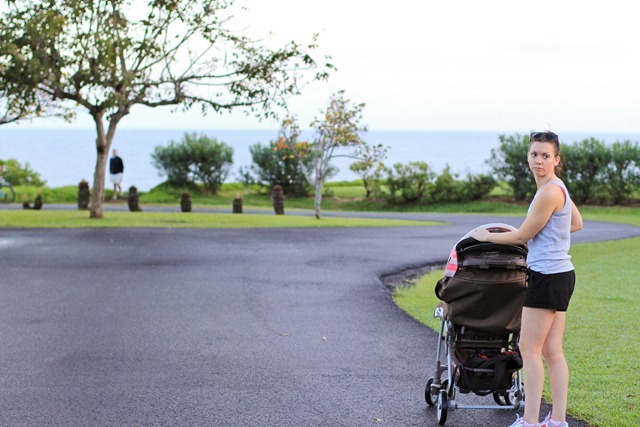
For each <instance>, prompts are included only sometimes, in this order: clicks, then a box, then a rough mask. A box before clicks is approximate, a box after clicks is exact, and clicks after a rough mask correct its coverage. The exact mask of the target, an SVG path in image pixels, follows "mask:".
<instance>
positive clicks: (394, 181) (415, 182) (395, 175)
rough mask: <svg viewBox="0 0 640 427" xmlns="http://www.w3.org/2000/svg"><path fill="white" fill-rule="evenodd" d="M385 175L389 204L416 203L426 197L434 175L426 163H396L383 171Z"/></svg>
mask: <svg viewBox="0 0 640 427" xmlns="http://www.w3.org/2000/svg"><path fill="white" fill-rule="evenodd" d="M384 170H385V172H386V174H387V179H386V184H387V188H388V189H389V194H387V195H386V197H385V198H386V199H387V201H388V202H389V203H397V202H405V203H418V202H420V201H423V200H425V199H426V198H427V196H428V189H429V184H430V183H431V182H432V181H433V178H434V176H435V174H434V173H433V171H431V169H430V168H429V165H428V164H427V163H426V162H420V161H415V162H409V163H407V164H403V163H396V164H394V165H393V168H385V169H384Z"/></svg>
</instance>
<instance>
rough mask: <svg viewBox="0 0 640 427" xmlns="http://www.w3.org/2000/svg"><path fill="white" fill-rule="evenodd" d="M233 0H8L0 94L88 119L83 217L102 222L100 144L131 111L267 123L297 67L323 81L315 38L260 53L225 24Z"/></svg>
mask: <svg viewBox="0 0 640 427" xmlns="http://www.w3.org/2000/svg"><path fill="white" fill-rule="evenodd" d="M233 3H234V1H233V0H229V1H223V0H149V1H146V2H142V1H132V0H13V1H10V2H8V4H7V5H8V7H7V9H6V11H5V12H3V13H1V14H0V92H2V91H5V92H7V91H8V92H10V93H12V94H19V93H22V94H23V95H24V96H40V95H43V96H46V97H48V99H50V100H51V101H52V102H53V103H55V104H56V105H58V104H60V103H61V102H62V101H65V102H71V103H72V105H74V106H78V107H79V108H80V109H84V110H86V111H87V112H88V113H89V114H90V115H91V116H92V118H93V119H94V121H95V123H96V130H97V138H96V150H97V155H98V158H97V162H96V171H95V174H94V184H93V185H94V191H93V192H92V203H91V206H92V208H91V216H92V217H94V218H100V217H102V201H103V198H104V171H105V168H106V164H107V156H108V152H109V148H110V145H111V142H112V141H113V137H114V135H115V131H116V128H117V125H118V123H119V122H120V120H121V119H122V118H123V117H125V116H126V115H128V114H129V113H130V111H131V107H132V106H134V105H145V106H148V107H160V106H165V105H169V106H173V107H174V108H181V109H183V110H186V109H190V108H192V107H194V106H199V107H200V108H201V110H202V112H203V113H206V112H207V111H211V110H212V111H214V112H220V111H225V110H229V109H232V108H236V107H240V108H243V109H244V110H245V111H246V112H247V114H255V115H256V116H258V117H275V116H277V113H276V111H277V109H278V107H284V106H285V105H286V98H287V97H288V96H290V95H296V94H298V93H299V89H300V85H301V84H302V83H303V80H302V79H304V77H303V76H304V75H305V73H304V72H305V71H307V72H308V71H309V70H313V73H314V74H313V76H314V77H315V78H316V79H325V78H327V77H328V73H329V71H330V70H332V69H333V66H332V65H331V64H330V63H329V62H328V58H325V59H326V60H323V61H321V62H318V61H316V59H314V58H313V57H312V56H311V55H310V54H309V51H311V50H313V49H314V48H316V47H317V44H316V37H315V36H314V37H313V38H312V40H311V42H310V44H308V45H307V46H303V45H301V44H299V43H297V42H295V41H291V42H289V43H286V44H284V45H283V46H281V47H279V48H267V47H265V46H264V45H263V43H262V42H261V41H260V40H254V39H252V38H250V37H248V36H246V35H244V34H242V33H241V32H239V31H237V30H235V29H233V28H232V27H231V25H230V22H231V20H232V17H233V12H234V11H236V10H237V9H234V8H233ZM105 121H106V123H105Z"/></svg>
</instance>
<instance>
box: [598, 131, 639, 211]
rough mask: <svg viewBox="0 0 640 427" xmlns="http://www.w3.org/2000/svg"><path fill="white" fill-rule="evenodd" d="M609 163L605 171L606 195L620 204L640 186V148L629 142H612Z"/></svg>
mask: <svg viewBox="0 0 640 427" xmlns="http://www.w3.org/2000/svg"><path fill="white" fill-rule="evenodd" d="M610 153H611V154H610V162H609V164H608V165H607V168H606V170H605V175H606V178H607V179H606V189H607V194H608V195H609V196H610V197H611V201H612V202H613V203H615V204H620V203H622V202H624V201H626V200H628V199H629V198H630V197H631V195H632V193H633V191H634V190H635V189H637V188H638V187H639V186H640V146H638V143H637V142H635V143H632V142H630V141H628V140H627V141H624V142H614V143H613V144H612V145H611V147H610Z"/></svg>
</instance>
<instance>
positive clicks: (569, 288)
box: [523, 269, 576, 311]
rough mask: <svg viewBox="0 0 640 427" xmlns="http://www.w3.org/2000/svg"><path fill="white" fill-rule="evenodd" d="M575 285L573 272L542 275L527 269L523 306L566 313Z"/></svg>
mask: <svg viewBox="0 0 640 427" xmlns="http://www.w3.org/2000/svg"><path fill="white" fill-rule="evenodd" d="M575 284H576V273H575V271H573V270H571V271H567V272H564V273H554V274H543V273H538V272H537V271H533V270H531V269H527V290H526V291H525V293H524V304H523V305H524V306H525V307H531V308H549V309H552V310H556V311H567V308H568V307H569V300H570V299H571V295H572V294H573V288H574V287H575Z"/></svg>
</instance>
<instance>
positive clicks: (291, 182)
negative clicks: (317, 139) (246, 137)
mask: <svg viewBox="0 0 640 427" xmlns="http://www.w3.org/2000/svg"><path fill="white" fill-rule="evenodd" d="M249 151H250V152H251V159H252V160H253V165H252V167H251V170H252V172H253V173H254V174H255V175H256V178H255V182H256V183H258V184H260V185H263V186H266V187H268V188H269V189H271V188H272V187H273V186H275V185H279V186H280V187H282V191H283V192H284V194H286V195H290V196H298V197H306V196H308V195H309V193H310V191H311V184H310V183H309V181H308V180H307V178H306V176H305V174H304V167H305V164H307V163H309V164H311V161H312V159H311V158H306V159H304V160H300V159H298V158H297V157H295V156H294V155H293V153H292V152H291V150H290V149H288V148H286V147H281V146H279V145H278V144H277V143H276V142H273V141H272V142H270V143H269V144H268V145H262V144H255V145H252V146H251V147H249Z"/></svg>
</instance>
